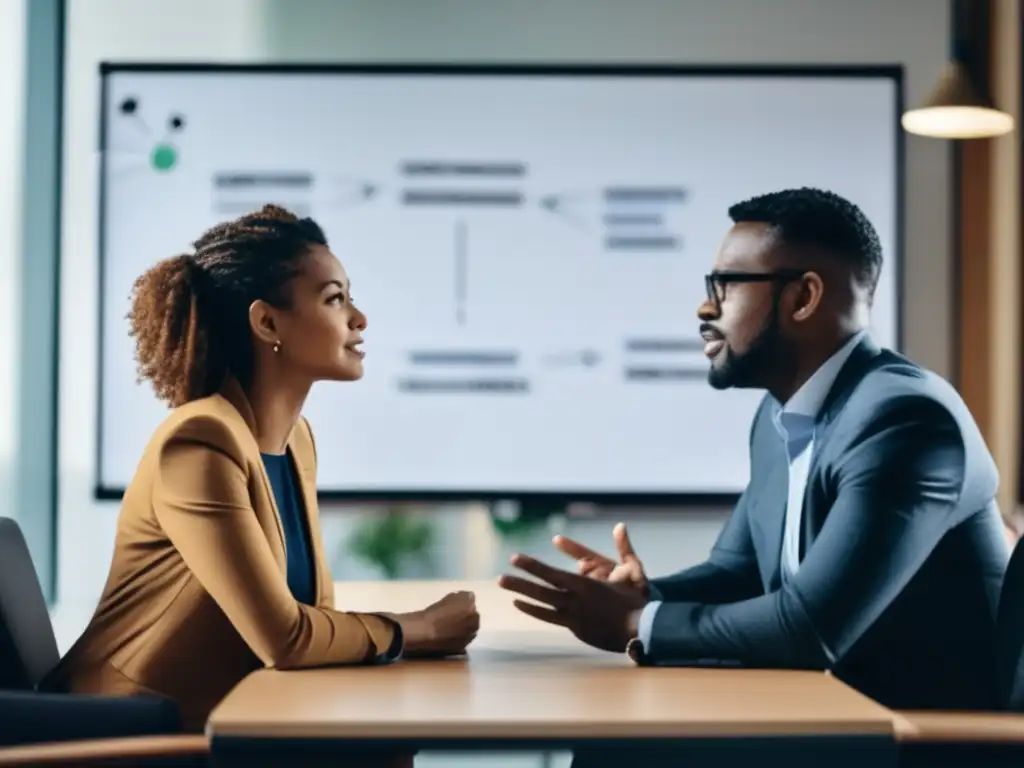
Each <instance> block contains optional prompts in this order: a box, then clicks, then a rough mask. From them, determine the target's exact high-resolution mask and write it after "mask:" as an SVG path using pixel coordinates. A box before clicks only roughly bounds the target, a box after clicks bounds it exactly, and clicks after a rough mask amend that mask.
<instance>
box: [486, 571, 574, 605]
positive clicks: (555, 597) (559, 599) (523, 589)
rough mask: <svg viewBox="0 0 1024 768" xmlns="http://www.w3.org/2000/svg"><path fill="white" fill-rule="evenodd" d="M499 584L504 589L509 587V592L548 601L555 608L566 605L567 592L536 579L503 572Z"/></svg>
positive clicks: (538, 600) (543, 601) (544, 601)
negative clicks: (540, 582)
mask: <svg viewBox="0 0 1024 768" xmlns="http://www.w3.org/2000/svg"><path fill="white" fill-rule="evenodd" d="M498 586H499V587H501V588H502V589H507V590H508V591H509V592H516V593H517V594H520V595H523V596H524V597H528V598H530V599H531V600H536V601H537V602H539V603H546V604H547V605H550V606H552V607H554V608H559V607H561V606H563V605H565V593H564V592H562V591H561V590H560V589H552V588H551V587H547V586H544V585H543V584H538V583H537V582H535V581H530V580H529V579H524V578H522V577H521V576H510V575H508V574H503V575H502V576H501V577H500V578H499V579H498Z"/></svg>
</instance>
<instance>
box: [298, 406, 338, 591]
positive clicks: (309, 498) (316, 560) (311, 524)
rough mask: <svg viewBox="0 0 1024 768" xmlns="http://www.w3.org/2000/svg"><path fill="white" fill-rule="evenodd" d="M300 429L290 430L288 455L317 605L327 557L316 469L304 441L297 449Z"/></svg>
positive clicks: (322, 587) (322, 588)
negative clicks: (299, 501)
mask: <svg viewBox="0 0 1024 768" xmlns="http://www.w3.org/2000/svg"><path fill="white" fill-rule="evenodd" d="M301 429H302V427H300V426H299V425H296V427H295V429H294V430H292V434H291V437H290V438H289V439H288V453H289V454H290V455H291V458H292V463H293V464H294V466H295V472H296V474H297V475H298V481H299V486H300V492H301V493H302V514H303V517H304V518H305V522H306V530H307V531H309V543H310V547H311V548H312V552H311V553H310V554H311V555H312V557H313V566H314V571H315V573H314V575H315V577H316V578H315V585H314V586H315V590H316V595H315V599H314V600H313V604H314V605H319V604H320V597H321V596H322V595H323V593H324V585H323V580H324V578H325V573H324V571H325V565H326V563H327V555H326V553H325V552H324V542H323V536H322V535H321V532H320V520H319V515H318V514H317V509H318V508H317V497H316V468H315V467H314V466H311V465H310V464H309V463H308V462H307V461H306V455H307V452H306V451H305V450H303V449H304V448H305V442H306V441H305V440H303V449H299V446H298V445H297V442H298V440H297V433H298V432H299V431H300V430H301ZM327 570H328V574H327V577H329V575H330V574H329V569H327Z"/></svg>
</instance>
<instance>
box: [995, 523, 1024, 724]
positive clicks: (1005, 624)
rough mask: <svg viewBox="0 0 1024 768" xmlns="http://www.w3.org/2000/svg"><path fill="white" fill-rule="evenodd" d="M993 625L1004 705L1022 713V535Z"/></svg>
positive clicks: (1023, 541) (1014, 550)
mask: <svg viewBox="0 0 1024 768" xmlns="http://www.w3.org/2000/svg"><path fill="white" fill-rule="evenodd" d="M997 622H998V623H997V625H996V665H997V674H998V681H999V685H1000V686H1001V689H1000V698H1001V700H1002V705H1003V707H1004V708H1006V709H1009V710H1012V711H1015V712H1024V538H1022V539H1020V540H1018V541H1017V543H1016V544H1015V545H1014V547H1013V554H1012V555H1011V556H1010V563H1009V565H1008V566H1007V568H1006V575H1004V576H1003V588H1002V590H1001V591H1000V593H999V616H998V620H997Z"/></svg>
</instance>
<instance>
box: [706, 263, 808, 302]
mask: <svg viewBox="0 0 1024 768" xmlns="http://www.w3.org/2000/svg"><path fill="white" fill-rule="evenodd" d="M808 271H809V270H806V269H776V270H775V271H773V272H739V271H728V270H725V271H722V272H710V273H708V274H706V275H704V287H705V288H706V289H707V292H708V300H709V301H711V302H713V303H714V305H715V310H716V311H717V312H721V311H722V302H723V301H725V287H726V286H727V285H728V284H729V283H768V282H780V281H782V282H789V281H791V280H799V279H800V278H802V277H803V276H804V275H806V274H807V272H808Z"/></svg>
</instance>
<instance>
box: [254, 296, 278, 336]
mask: <svg viewBox="0 0 1024 768" xmlns="http://www.w3.org/2000/svg"><path fill="white" fill-rule="evenodd" d="M249 328H250V330H252V332H253V335H254V336H255V337H256V339H257V340H258V341H262V342H263V343H264V344H270V345H274V344H276V343H277V342H279V341H280V340H281V339H280V336H279V335H278V329H277V318H276V312H275V311H274V308H273V307H271V306H270V305H269V304H267V302H265V301H263V300H262V299H257V300H256V301H254V302H253V303H252V304H250V305H249Z"/></svg>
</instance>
